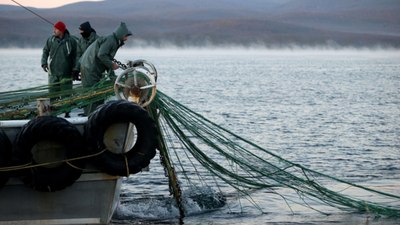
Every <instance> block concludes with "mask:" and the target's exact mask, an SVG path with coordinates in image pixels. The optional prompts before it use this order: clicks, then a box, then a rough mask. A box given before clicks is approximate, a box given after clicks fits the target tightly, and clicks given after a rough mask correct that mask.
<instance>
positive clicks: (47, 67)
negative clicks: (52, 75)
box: [42, 64, 49, 72]
mask: <svg viewBox="0 0 400 225" xmlns="http://www.w3.org/2000/svg"><path fill="white" fill-rule="evenodd" d="M42 68H43V70H44V72H48V71H49V66H48V65H47V64H43V65H42Z"/></svg>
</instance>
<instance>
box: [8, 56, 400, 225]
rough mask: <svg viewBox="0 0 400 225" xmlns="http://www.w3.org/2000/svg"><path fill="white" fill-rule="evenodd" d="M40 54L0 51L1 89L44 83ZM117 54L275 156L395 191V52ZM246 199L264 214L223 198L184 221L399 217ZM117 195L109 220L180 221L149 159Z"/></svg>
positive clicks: (398, 124) (399, 93) (398, 145)
mask: <svg viewBox="0 0 400 225" xmlns="http://www.w3.org/2000/svg"><path fill="white" fill-rule="evenodd" d="M40 56H41V50H40V49H29V50H27V49H24V50H15V49H12V50H0V65H1V67H0V74H1V75H0V76H1V79H2V82H0V91H7V90H13V89H20V88H26V87H31V86H38V85H41V84H46V83H47V74H46V73H45V72H43V71H42V69H41V68H40ZM116 58H117V59H118V60H120V61H122V62H125V61H126V60H128V59H131V60H135V59H139V58H140V59H146V60H149V61H150V62H152V63H154V65H155V66H156V68H157V70H158V73H159V78H158V81H159V83H158V87H159V89H160V90H161V91H163V92H164V93H165V94H167V95H169V96H171V97H172V98H174V99H175V100H177V101H179V102H180V103H182V104H184V105H186V106H188V107H189V108H190V109H192V110H194V111H196V112H198V113H199V114H201V115H203V116H205V117H207V118H208V119H210V120H211V121H214V122H215V123H217V124H220V125H222V126H223V127H225V128H228V129H229V130H231V131H233V132H234V133H236V134H240V135H241V136H242V137H244V138H246V139H248V140H250V141H252V142H254V143H256V144H258V145H259V146H262V147H263V148H265V149H268V150H270V151H273V152H275V153H276V154H277V155H280V156H282V157H283V158H286V159H288V160H291V161H293V162H296V163H299V164H301V165H304V166H306V167H309V168H311V169H313V170H316V171H319V172H322V173H325V174H328V175H331V176H335V177H338V178H341V179H345V180H349V181H351V182H356V183H359V184H362V185H366V186H374V187H378V189H379V190H382V191H390V192H392V193H396V194H400V51H383V50H378V51H369V50H362V51H360V50H358V51H356V50H340V51H329V50H322V51H321V50H293V51H291V50H262V49H258V50H254V49H253V50H243V49H214V50H210V49H191V50H177V49H168V50H166V49H164V50H158V49H121V50H120V51H119V53H118V54H117V56H116ZM251 197H252V198H253V200H254V201H256V202H257V204H258V206H260V207H261V208H262V210H263V213H262V212H261V211H260V210H258V209H257V208H256V207H253V206H252V205H251V204H246V203H244V202H245V201H246V200H243V199H237V198H234V197H228V199H227V204H226V205H225V206H224V207H222V208H218V209H214V210H202V209H199V207H198V206H196V205H189V206H187V207H188V208H187V211H188V212H189V213H188V215H187V217H185V218H184V220H183V222H184V223H185V224H267V223H273V224H393V225H395V224H400V219H393V218H383V217H381V218H377V217H374V216H371V215H365V214H354V213H353V214H351V213H347V212H342V211H339V210H337V211H336V212H335V213H333V214H331V215H329V216H326V215H322V214H320V213H318V212H316V211H313V210H310V209H304V208H301V207H299V208H298V207H293V208H292V210H293V211H291V210H290V209H289V208H288V207H287V206H286V203H285V202H283V200H282V199H280V198H277V197H276V196H273V195H269V194H268V193H266V192H264V191H263V190H259V191H257V192H254V193H253V194H252V196H251ZM121 200H122V201H123V202H122V204H121V205H120V206H119V207H118V209H117V212H116V214H115V216H114V219H113V224H178V223H179V221H178V219H177V217H178V215H179V212H178V209H177V208H176V207H175V206H174V203H173V200H172V199H171V197H170V196H169V195H168V185H167V181H166V179H165V177H164V171H163V169H162V167H161V166H160V163H159V158H158V156H156V157H155V158H154V160H153V161H152V163H151V165H150V171H149V172H142V173H140V174H136V175H133V176H131V177H130V178H128V179H125V180H124V184H123V189H122V198H121ZM398 205H400V202H398ZM237 209H240V210H239V211H240V212H239V213H237V211H238V210H237ZM232 212H235V213H232Z"/></svg>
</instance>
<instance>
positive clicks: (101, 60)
mask: <svg viewBox="0 0 400 225" xmlns="http://www.w3.org/2000/svg"><path fill="white" fill-rule="evenodd" d="M130 35H132V32H130V31H129V30H128V28H127V26H126V24H125V23H123V22H121V24H120V25H119V26H118V27H117V28H116V29H115V30H114V32H113V33H112V34H110V35H108V36H106V37H99V38H98V39H97V40H96V41H95V42H93V44H91V45H90V46H89V47H88V48H87V49H86V51H85V53H83V55H82V57H81V59H80V60H79V62H80V64H81V76H82V86H83V87H86V88H87V87H92V86H94V85H95V84H96V83H97V82H99V81H100V80H101V79H103V78H104V72H108V73H109V74H110V75H114V70H116V69H118V68H119V66H118V64H117V63H115V62H113V59H114V56H115V55H116V53H117V50H118V49H119V47H121V46H122V45H124V43H125V41H127V40H128V37H129V36H130ZM102 103H103V101H99V102H95V103H92V104H90V105H89V106H87V107H85V108H84V115H89V113H91V112H93V111H94V110H95V109H96V107H97V106H98V105H100V104H102Z"/></svg>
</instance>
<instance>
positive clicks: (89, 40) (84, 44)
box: [74, 31, 99, 71]
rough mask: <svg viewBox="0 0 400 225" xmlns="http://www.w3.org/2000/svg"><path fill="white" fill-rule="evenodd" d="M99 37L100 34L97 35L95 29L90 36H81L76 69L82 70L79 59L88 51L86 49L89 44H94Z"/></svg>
mask: <svg viewBox="0 0 400 225" xmlns="http://www.w3.org/2000/svg"><path fill="white" fill-rule="evenodd" d="M97 38H99V35H97V34H96V32H95V31H92V32H91V33H90V36H89V37H88V38H84V37H80V38H79V40H78V44H77V48H76V66H75V68H74V70H76V71H79V70H80V63H79V59H80V58H81V56H82V55H83V53H84V52H85V51H86V49H87V48H88V47H89V45H90V44H92V43H93V42H94V41H95V40H97Z"/></svg>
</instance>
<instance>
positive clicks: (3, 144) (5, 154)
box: [0, 129, 12, 188]
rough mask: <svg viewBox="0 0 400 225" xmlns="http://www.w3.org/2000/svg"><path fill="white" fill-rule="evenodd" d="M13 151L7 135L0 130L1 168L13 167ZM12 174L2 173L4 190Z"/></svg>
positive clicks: (1, 180) (0, 172)
mask: <svg viewBox="0 0 400 225" xmlns="http://www.w3.org/2000/svg"><path fill="white" fill-rule="evenodd" d="M11 151H12V145H11V142H10V139H9V138H8V137H7V135H6V133H5V132H4V131H3V130H2V129H0V167H1V168H4V167H8V166H10V165H11V163H10V162H11ZM9 177H10V173H9V172H6V171H0V188H2V187H3V186H4V185H5V184H6V183H7V181H8V178H9Z"/></svg>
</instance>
